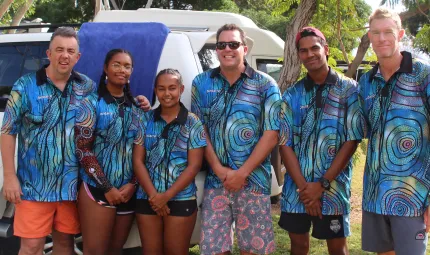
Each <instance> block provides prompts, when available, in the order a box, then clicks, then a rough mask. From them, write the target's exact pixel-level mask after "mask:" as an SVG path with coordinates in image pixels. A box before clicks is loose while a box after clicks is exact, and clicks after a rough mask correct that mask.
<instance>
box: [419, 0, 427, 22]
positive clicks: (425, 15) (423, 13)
mask: <svg viewBox="0 0 430 255" xmlns="http://www.w3.org/2000/svg"><path fill="white" fill-rule="evenodd" d="M415 3H417V8H418V10H419V11H420V12H421V14H422V15H424V17H426V18H427V19H428V21H429V22H430V17H429V16H428V15H427V14H425V12H424V11H423V10H421V6H420V5H419V2H418V0H415Z"/></svg>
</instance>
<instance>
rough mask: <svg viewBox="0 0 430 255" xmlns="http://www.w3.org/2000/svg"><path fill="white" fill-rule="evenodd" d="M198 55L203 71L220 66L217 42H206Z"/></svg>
mask: <svg viewBox="0 0 430 255" xmlns="http://www.w3.org/2000/svg"><path fill="white" fill-rule="evenodd" d="M197 55H198V56H199V59H200V64H201V65H202V69H203V72H205V71H207V70H209V69H211V68H216V67H218V66H219V61H218V57H217V54H216V50H215V44H205V46H203V48H202V49H201V50H200V51H199V53H197Z"/></svg>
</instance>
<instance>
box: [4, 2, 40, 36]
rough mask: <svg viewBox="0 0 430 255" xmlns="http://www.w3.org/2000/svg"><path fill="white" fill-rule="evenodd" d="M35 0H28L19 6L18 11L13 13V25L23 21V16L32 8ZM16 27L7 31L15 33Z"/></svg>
mask: <svg viewBox="0 0 430 255" xmlns="http://www.w3.org/2000/svg"><path fill="white" fill-rule="evenodd" d="M33 2H34V0H27V1H26V2H25V3H24V4H23V5H21V7H19V9H18V11H16V13H15V15H13V18H12V22H11V23H10V25H11V26H18V25H19V23H20V22H21V20H22V18H24V15H25V13H26V12H27V11H28V9H30V7H31V5H32V4H33ZM15 31H16V29H10V30H8V31H7V33H8V34H14V33H15Z"/></svg>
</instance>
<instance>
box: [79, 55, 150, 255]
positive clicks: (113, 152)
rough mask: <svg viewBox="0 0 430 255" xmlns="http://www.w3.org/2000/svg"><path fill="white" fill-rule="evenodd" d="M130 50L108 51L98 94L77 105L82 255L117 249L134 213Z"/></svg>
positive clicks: (137, 119) (139, 126) (137, 127)
mask: <svg viewBox="0 0 430 255" xmlns="http://www.w3.org/2000/svg"><path fill="white" fill-rule="evenodd" d="M132 71H133V60H132V56H131V54H130V53H129V52H128V51H126V50H123V49H114V50H111V51H109V52H108V53H107V55H106V58H105V62H104V66H103V74H102V75H101V78H100V83H99V88H98V93H97V95H94V96H91V97H88V98H86V99H85V100H83V102H82V103H81V104H80V106H79V109H77V111H78V114H77V116H78V117H77V121H76V126H75V136H76V138H75V139H76V143H77V150H76V153H77V155H78V158H79V160H80V163H81V170H80V177H81V179H82V185H81V187H80V189H79V199H78V210H79V218H80V222H81V229H82V237H83V244H84V254H85V255H93V254H94V255H103V254H121V251H122V247H123V246H124V243H125V242H126V240H127V237H128V234H129V232H130V228H131V225H132V222H133V219H134V209H135V191H136V185H137V182H136V179H135V178H134V174H133V169H132V148H133V144H139V145H142V144H143V133H144V127H143V121H141V117H142V116H143V115H142V113H141V111H140V109H139V107H138V106H137V104H136V102H135V101H134V98H133V97H132V95H131V93H130V85H129V79H130V76H131V73H132Z"/></svg>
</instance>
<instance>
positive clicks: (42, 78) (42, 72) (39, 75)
mask: <svg viewBox="0 0 430 255" xmlns="http://www.w3.org/2000/svg"><path fill="white" fill-rule="evenodd" d="M48 66H49V64H48V65H44V66H43V67H42V68H40V69H39V70H37V72H36V84H37V85H38V86H40V85H43V84H45V83H47V82H48V76H47V75H46V68H47V67H48ZM69 81H77V82H79V83H82V82H83V81H84V80H83V79H82V77H81V76H80V75H79V74H78V73H77V72H75V71H74V70H72V73H71V74H70V78H69V80H68V81H67V83H68V82H69Z"/></svg>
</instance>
